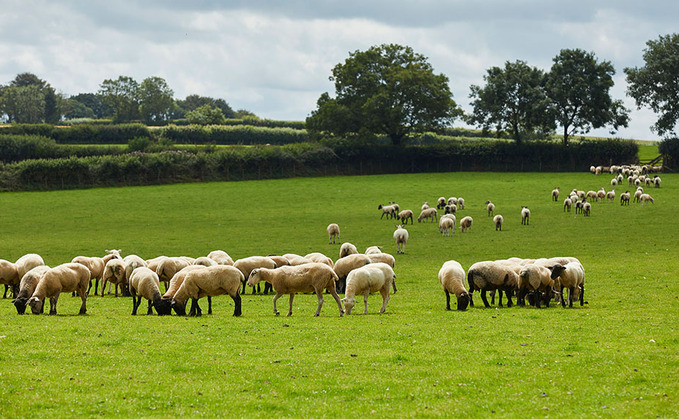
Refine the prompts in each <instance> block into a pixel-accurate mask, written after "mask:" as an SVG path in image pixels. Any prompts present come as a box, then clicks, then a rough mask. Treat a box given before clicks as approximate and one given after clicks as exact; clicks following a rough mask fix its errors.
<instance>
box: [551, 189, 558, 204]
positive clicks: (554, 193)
mask: <svg viewBox="0 0 679 419" xmlns="http://www.w3.org/2000/svg"><path fill="white" fill-rule="evenodd" d="M558 200H559V187H558V186H557V187H556V188H554V189H552V201H554V202H557V201H558Z"/></svg>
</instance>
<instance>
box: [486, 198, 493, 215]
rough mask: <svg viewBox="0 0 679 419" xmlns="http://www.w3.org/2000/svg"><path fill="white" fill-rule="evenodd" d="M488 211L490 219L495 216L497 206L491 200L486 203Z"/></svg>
mask: <svg viewBox="0 0 679 419" xmlns="http://www.w3.org/2000/svg"><path fill="white" fill-rule="evenodd" d="M486 209H487V210H488V216H489V217H490V216H491V215H494V214H495V204H493V203H492V202H490V200H488V201H486Z"/></svg>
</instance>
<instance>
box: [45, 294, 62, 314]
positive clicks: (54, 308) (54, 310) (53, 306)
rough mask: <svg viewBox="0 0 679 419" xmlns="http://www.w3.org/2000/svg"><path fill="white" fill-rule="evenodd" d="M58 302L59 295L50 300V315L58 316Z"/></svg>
mask: <svg viewBox="0 0 679 419" xmlns="http://www.w3.org/2000/svg"><path fill="white" fill-rule="evenodd" d="M58 300H59V294H57V295H55V296H54V297H52V298H50V315H55V316H56V315H57V301H58ZM43 305H44V304H43Z"/></svg>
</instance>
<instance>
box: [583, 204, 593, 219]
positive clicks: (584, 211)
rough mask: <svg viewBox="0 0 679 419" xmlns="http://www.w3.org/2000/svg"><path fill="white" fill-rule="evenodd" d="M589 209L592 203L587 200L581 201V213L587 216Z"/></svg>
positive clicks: (590, 209)
mask: <svg viewBox="0 0 679 419" xmlns="http://www.w3.org/2000/svg"><path fill="white" fill-rule="evenodd" d="M591 211H592V204H590V203H589V202H583V204H582V213H583V214H584V216H585V217H589V216H590V213H591Z"/></svg>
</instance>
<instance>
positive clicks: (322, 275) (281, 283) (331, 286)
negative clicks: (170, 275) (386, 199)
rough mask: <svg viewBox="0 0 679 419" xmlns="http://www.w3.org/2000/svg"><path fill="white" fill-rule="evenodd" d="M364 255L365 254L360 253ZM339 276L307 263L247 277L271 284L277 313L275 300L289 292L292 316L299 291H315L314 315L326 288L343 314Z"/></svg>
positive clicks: (252, 282) (260, 270)
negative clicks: (336, 284)
mask: <svg viewBox="0 0 679 419" xmlns="http://www.w3.org/2000/svg"><path fill="white" fill-rule="evenodd" d="M361 256H365V255H361ZM187 279H188V278H187ZM338 280H339V278H338V276H337V274H336V273H335V272H334V271H333V270H332V268H330V267H329V266H328V265H325V264H322V263H309V264H306V265H299V266H284V267H282V268H278V269H267V268H258V269H255V270H253V271H252V273H251V274H250V276H249V277H248V285H250V286H252V287H254V286H255V285H256V284H257V283H258V282H260V281H267V282H269V283H271V285H273V288H274V289H275V290H276V295H275V296H274V298H273V312H274V314H275V315H279V314H280V313H279V312H278V309H277V308H276V301H277V300H278V299H279V298H280V297H281V296H282V295H283V294H290V309H289V311H288V316H292V301H293V299H294V298H295V294H296V293H299V292H315V293H316V296H317V297H318V308H317V309H316V314H314V316H315V317H318V315H319V314H320V313H321V307H323V290H327V291H328V292H329V293H330V295H332V297H333V298H334V299H335V301H336V302H337V307H338V308H339V313H340V317H341V316H343V315H344V310H343V309H342V302H341V301H340V298H339V295H337V291H336V290H335V282H336V281H338Z"/></svg>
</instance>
